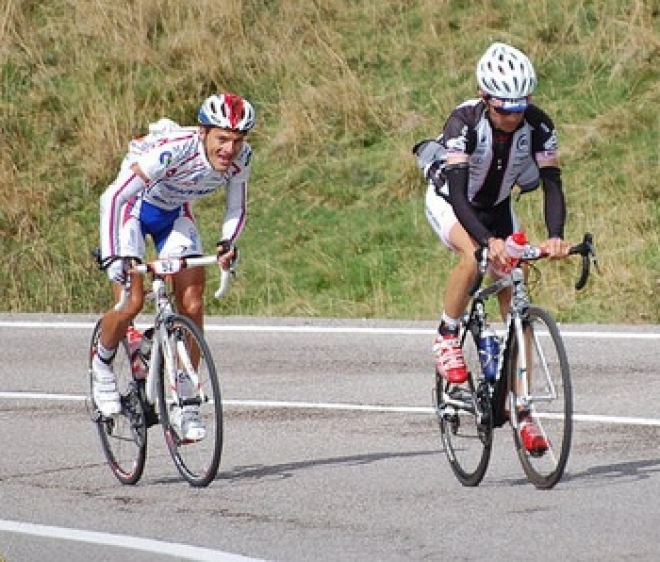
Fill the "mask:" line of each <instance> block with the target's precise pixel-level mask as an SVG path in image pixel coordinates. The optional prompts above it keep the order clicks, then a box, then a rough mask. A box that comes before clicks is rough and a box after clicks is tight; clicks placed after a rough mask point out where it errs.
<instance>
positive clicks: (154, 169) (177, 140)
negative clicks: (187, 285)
mask: <svg viewBox="0 0 660 562" xmlns="http://www.w3.org/2000/svg"><path fill="white" fill-rule="evenodd" d="M251 156H252V149H251V147H250V145H249V144H248V143H244V145H243V147H242V149H241V152H240V153H239V154H238V156H237V157H236V159H235V160H234V162H233V163H232V166H231V167H230V169H229V170H227V171H226V172H217V171H215V170H214V169H213V168H212V167H211V165H210V163H209V161H208V160H207V158H206V154H205V152H204V145H203V141H202V138H201V136H200V131H199V127H180V126H179V125H177V124H176V123H174V122H172V121H169V120H161V121H159V122H158V123H155V124H152V125H151V127H150V133H149V134H148V135H147V136H145V137H142V138H139V139H135V140H133V141H131V142H130V144H129V151H128V153H127V155H126V157H125V158H124V160H123V162H122V165H121V169H120V172H119V174H118V176H117V178H116V179H115V181H114V182H113V183H112V184H111V185H110V186H109V187H108V188H107V189H106V190H105V192H104V193H103V195H102V196H101V251H102V256H103V257H109V256H127V255H131V256H135V257H140V258H141V257H143V252H144V235H146V234H150V235H151V236H152V237H154V241H155V242H156V245H157V247H158V249H159V251H162V249H163V246H164V245H165V244H166V243H167V240H166V239H167V237H168V236H169V235H170V234H171V233H172V232H173V231H178V232H177V233H178V234H179V235H180V236H179V238H185V239H186V240H187V245H188V246H189V247H188V248H184V249H183V250H184V254H185V253H187V254H196V253H201V251H202V250H201V242H200V241H199V236H198V233H197V230H196V225H195V220H194V217H193V215H192V203H193V202H194V201H195V200H196V199H199V198H201V197H204V196H205V195H209V194H211V193H213V192H215V191H216V190H218V189H219V188H221V187H224V188H225V189H226V192H227V193H226V207H225V215H224V220H223V224H222V232H221V236H220V237H221V239H225V240H230V241H235V240H236V239H237V238H238V237H239V235H240V234H241V232H242V230H243V227H244V225H245V217H246V207H247V184H248V178H249V175H250V160H251ZM133 164H137V165H138V166H139V167H140V169H141V170H142V171H143V172H144V173H145V174H146V176H147V177H148V178H149V183H147V184H146V186H145V185H144V182H142V181H139V180H138V179H137V178H136V174H135V173H134V172H133V170H132V169H131V166H132V165H133ZM136 238H141V239H139V240H136ZM184 245H185V244H184Z"/></svg>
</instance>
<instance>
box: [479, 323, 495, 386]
mask: <svg viewBox="0 0 660 562" xmlns="http://www.w3.org/2000/svg"><path fill="white" fill-rule="evenodd" d="M499 357H500V340H499V338H498V337H497V334H496V333H495V332H494V331H493V330H492V329H491V328H489V327H488V326H487V327H486V328H484V330H483V332H482V333H481V339H480V340H479V359H480V361H481V371H482V372H483V374H484V377H485V378H486V380H487V381H489V382H492V381H494V380H495V377H496V376H497V366H498V362H499Z"/></svg>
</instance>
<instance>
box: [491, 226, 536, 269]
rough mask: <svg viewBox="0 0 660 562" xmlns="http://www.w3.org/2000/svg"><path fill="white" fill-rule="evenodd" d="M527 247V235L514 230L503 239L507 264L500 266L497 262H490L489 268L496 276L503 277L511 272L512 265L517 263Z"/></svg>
mask: <svg viewBox="0 0 660 562" xmlns="http://www.w3.org/2000/svg"><path fill="white" fill-rule="evenodd" d="M526 247H527V237H526V236H525V232H524V231H522V230H521V231H519V232H514V233H513V234H511V235H509V236H507V238H506V240H505V241H504V249H505V251H506V253H507V256H508V257H507V265H506V266H504V267H502V266H501V265H499V264H497V265H496V264H494V263H492V262H491V264H490V269H491V271H492V272H493V273H494V274H495V275H496V276H497V277H503V276H504V275H507V274H508V273H511V271H512V270H513V268H514V267H516V265H518V261H519V260H520V258H522V257H523V254H524V252H525V248H526Z"/></svg>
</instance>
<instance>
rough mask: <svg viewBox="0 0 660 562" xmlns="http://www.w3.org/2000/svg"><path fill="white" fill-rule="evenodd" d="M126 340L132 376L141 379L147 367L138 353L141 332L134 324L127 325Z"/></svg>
mask: <svg viewBox="0 0 660 562" xmlns="http://www.w3.org/2000/svg"><path fill="white" fill-rule="evenodd" d="M126 341H127V342H128V348H129V351H130V354H131V370H132V371H133V377H134V378H136V379H143V378H144V377H145V376H146V374H147V369H146V365H145V363H144V361H143V360H142V356H141V354H140V346H141V344H142V333H141V332H140V330H138V329H137V328H136V327H135V326H129V327H128V330H126Z"/></svg>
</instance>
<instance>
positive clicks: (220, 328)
mask: <svg viewBox="0 0 660 562" xmlns="http://www.w3.org/2000/svg"><path fill="white" fill-rule="evenodd" d="M138 326H139V327H146V326H147V325H146V324H140V323H138ZM93 327H94V322H33V321H16V322H13V321H6V320H5V321H0V328H29V329H48V330H51V329H71V330H79V329H81V328H82V329H90V330H91V329H92V328H93ZM559 327H560V330H561V329H562V326H561V325H560V326H559ZM204 329H205V330H206V331H208V332H280V333H292V334H296V333H307V334H381V335H400V336H405V335H408V336H411V335H412V336H415V335H428V334H434V333H435V330H433V329H430V328H429V329H427V330H426V329H421V328H367V327H364V328H361V327H358V326H258V325H241V324H232V325H230V324H224V325H214V324H207V325H206V326H205V327H204ZM561 334H562V336H563V337H564V338H596V339H617V340H625V339H630V340H658V339H660V332H651V333H644V334H638V333H629V332H572V331H570V330H566V331H563V330H562V332H561Z"/></svg>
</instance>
